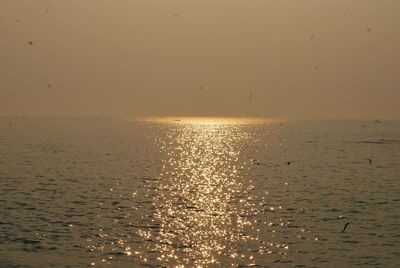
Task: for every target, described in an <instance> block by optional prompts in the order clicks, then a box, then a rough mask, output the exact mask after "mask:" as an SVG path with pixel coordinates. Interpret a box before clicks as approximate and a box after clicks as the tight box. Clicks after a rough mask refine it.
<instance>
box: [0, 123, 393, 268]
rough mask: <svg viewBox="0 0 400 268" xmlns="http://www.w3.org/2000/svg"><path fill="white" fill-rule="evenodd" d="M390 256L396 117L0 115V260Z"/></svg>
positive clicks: (27, 263) (382, 260) (197, 262)
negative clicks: (368, 119)
mask: <svg viewBox="0 0 400 268" xmlns="http://www.w3.org/2000/svg"><path fill="white" fill-rule="evenodd" d="M368 159H371V160H372V164H370V162H369V160H368ZM346 223H350V224H349V225H348V226H347V228H346V230H345V231H344V232H343V228H344V225H345V224H346ZM399 265H400V122H383V123H373V122H361V121H351V122H350V121H349V122H284V123H283V124H281V123H279V122H264V123H260V122H252V121H235V120H232V121H218V120H214V121H191V120H182V121H178V120H165V121H163V122H160V121H117V120H95V119H80V120H77V119H32V118H1V119H0V267H86V266H94V267H253V266H254V267H357V266H358V267H398V266H399Z"/></svg>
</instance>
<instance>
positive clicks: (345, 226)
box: [342, 222, 350, 233]
mask: <svg viewBox="0 0 400 268" xmlns="http://www.w3.org/2000/svg"><path fill="white" fill-rule="evenodd" d="M349 224H350V222H348V223H346V224H345V225H344V228H343V231H342V233H344V231H345V230H346V228H347V225H349Z"/></svg>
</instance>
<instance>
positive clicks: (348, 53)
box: [0, 0, 400, 119]
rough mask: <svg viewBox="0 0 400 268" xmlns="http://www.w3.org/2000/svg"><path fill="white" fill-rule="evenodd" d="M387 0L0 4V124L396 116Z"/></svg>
mask: <svg viewBox="0 0 400 268" xmlns="http://www.w3.org/2000/svg"><path fill="white" fill-rule="evenodd" d="M399 10H400V1H398V0H380V1H378V0H324V1H321V0H296V1H294V0H241V1H237V0H201V1H197V0H193V1H188V0H167V1H166V0H107V1H106V0H85V1H80V0H57V1H55V0H54V1H33V0H1V1H0V116H14V115H15V116H20V115H25V116H74V117H75V116H78V117H92V116H93V117H134V116H149V115H151V116H158V115H163V116H166V115H173V116H196V115H198V116H264V117H282V118H306V119H307V118H311V119H314V118H321V119H322V118H327V119H357V118H360V119H361V118H362V119H377V118H380V119H385V118H388V119H400V105H399V103H400V102H399V101H400V16H399V15H398V13H399Z"/></svg>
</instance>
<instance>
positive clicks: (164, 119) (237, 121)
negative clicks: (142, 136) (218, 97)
mask: <svg viewBox="0 0 400 268" xmlns="http://www.w3.org/2000/svg"><path fill="white" fill-rule="evenodd" d="M136 120H139V121H146V122H158V123H168V124H171V123H173V124H191V125H247V124H269V123H274V122H277V121H278V120H277V119H273V118H262V117H213V116H209V117H205V116H159V117H155V116H154V117H141V118H137V119H136ZM136 120H135V121H136Z"/></svg>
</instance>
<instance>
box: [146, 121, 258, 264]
mask: <svg viewBox="0 0 400 268" xmlns="http://www.w3.org/2000/svg"><path fill="white" fill-rule="evenodd" d="M167 137H168V138H167V140H163V139H160V140H158V143H159V144H160V146H161V148H162V150H163V151H164V153H165V154H166V155H167V156H168V157H167V158H166V159H164V160H163V162H164V164H163V168H162V172H161V174H160V175H159V178H157V182H158V183H157V190H158V192H159V194H158V195H155V197H154V200H153V201H154V203H153V204H154V205H155V211H154V215H153V217H154V221H156V222H157V224H159V229H158V230H157V231H155V230H151V229H150V230H147V231H142V232H141V233H140V235H141V236H142V237H143V238H145V239H147V240H149V241H151V242H150V243H148V245H147V246H148V248H147V253H142V254H143V256H144V258H146V259H154V258H156V260H157V261H158V262H159V263H160V264H161V263H162V264H163V265H168V266H179V265H185V266H186V265H189V264H190V265H193V264H194V265H196V266H198V267H201V266H207V265H209V264H212V263H215V264H216V263H232V261H231V259H235V258H240V259H241V260H242V261H244V262H245V263H246V264H247V265H249V264H252V259H253V257H252V256H251V255H250V254H247V253H246V252H238V244H240V243H241V242H246V244H247V245H249V243H251V241H254V242H255V243H258V242H257V240H258V236H257V235H253V236H250V235H246V233H247V232H246V228H250V227H251V225H252V223H251V222H250V221H249V220H248V219H247V215H250V214H254V213H257V208H256V207H255V206H254V205H253V202H251V199H252V197H251V195H249V194H248V193H249V190H250V188H251V186H247V187H246V186H245V185H244V184H243V183H242V181H243V180H242V178H241V177H240V172H239V170H240V169H241V167H240V166H239V163H238V157H239V154H240V149H241V146H242V145H243V143H244V141H245V140H246V139H248V138H249V136H248V134H246V133H245V132H243V131H242V130H241V128H240V127H239V126H237V125H234V124H176V125H175V126H171V128H170V130H169V133H168V135H167ZM149 252H151V253H152V254H149ZM146 255H148V256H146ZM151 255H152V256H151ZM227 258H229V259H230V261H229V262H228V261H226V262H225V261H224V259H227ZM153 261H154V260H153Z"/></svg>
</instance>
